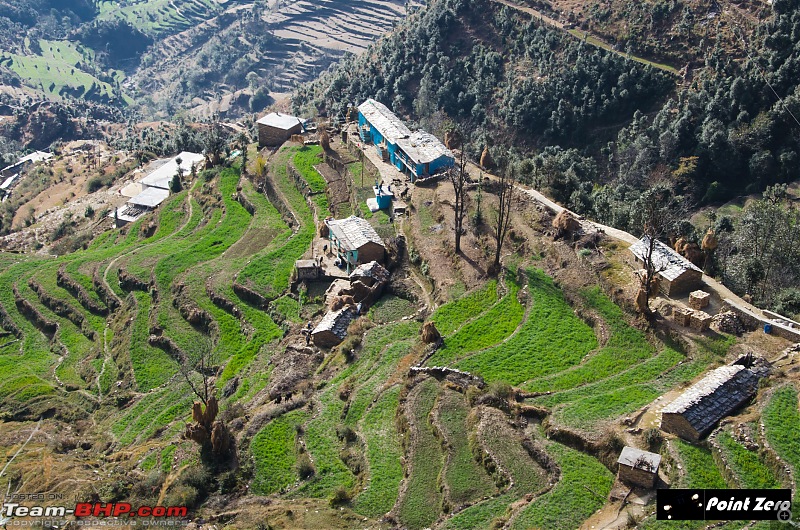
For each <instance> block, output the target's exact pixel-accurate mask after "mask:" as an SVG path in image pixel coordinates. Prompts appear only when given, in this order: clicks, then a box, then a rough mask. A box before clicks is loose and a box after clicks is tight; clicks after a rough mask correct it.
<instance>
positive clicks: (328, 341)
mask: <svg viewBox="0 0 800 530" xmlns="http://www.w3.org/2000/svg"><path fill="white" fill-rule="evenodd" d="M311 340H313V341H314V344H315V345H317V346H320V347H323V348H332V347H334V346H336V345H337V344H339V343H340V342H342V339H340V338H339V337H337V336H336V334H335V333H334V332H332V331H327V330H326V331H320V332H318V333H314V334H313V335H312V336H311Z"/></svg>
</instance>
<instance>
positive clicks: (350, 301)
mask: <svg viewBox="0 0 800 530" xmlns="http://www.w3.org/2000/svg"><path fill="white" fill-rule="evenodd" d="M349 305H356V301H355V299H354V298H353V297H352V296H350V295H349V294H346V295H344V296H337V297H335V298H334V299H333V301H332V302H331V306H330V309H331V311H338V310H340V309H341V308H343V307H345V306H349Z"/></svg>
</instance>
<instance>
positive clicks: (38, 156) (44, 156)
mask: <svg viewBox="0 0 800 530" xmlns="http://www.w3.org/2000/svg"><path fill="white" fill-rule="evenodd" d="M51 158H53V155H52V154H51V153H45V152H44V151H34V152H33V153H31V154H29V155H28V156H23V157H22V158H20V159H19V162H17V164H22V163H23V162H42V161H44V160H50V159H51Z"/></svg>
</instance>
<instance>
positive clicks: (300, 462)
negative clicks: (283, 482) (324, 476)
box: [297, 453, 315, 480]
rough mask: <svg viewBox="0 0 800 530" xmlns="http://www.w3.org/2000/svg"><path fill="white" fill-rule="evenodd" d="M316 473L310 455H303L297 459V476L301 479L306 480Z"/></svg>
mask: <svg viewBox="0 0 800 530" xmlns="http://www.w3.org/2000/svg"><path fill="white" fill-rule="evenodd" d="M314 473H315V469H314V464H312V463H311V457H309V456H308V453H303V454H301V455H300V456H299V457H297V474H298V475H299V476H300V478H301V479H303V480H305V479H307V478H309V477H311V476H313V475H314Z"/></svg>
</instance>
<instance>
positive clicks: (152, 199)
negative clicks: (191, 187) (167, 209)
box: [128, 188, 169, 208]
mask: <svg viewBox="0 0 800 530" xmlns="http://www.w3.org/2000/svg"><path fill="white" fill-rule="evenodd" d="M167 197H169V190H165V189H161V188H146V189H145V190H144V191H143V192H142V193H140V194H139V195H137V196H136V197H132V198H130V199H129V200H128V204H133V205H134V206H145V207H147V208H155V207H156V206H158V205H159V204H161V203H162V202H164V199H166V198H167Z"/></svg>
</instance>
